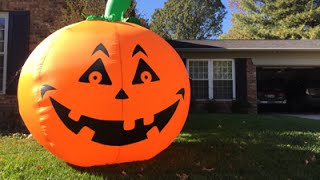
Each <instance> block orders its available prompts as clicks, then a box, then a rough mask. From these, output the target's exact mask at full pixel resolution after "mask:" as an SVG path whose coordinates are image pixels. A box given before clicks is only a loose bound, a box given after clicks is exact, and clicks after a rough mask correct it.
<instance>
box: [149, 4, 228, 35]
mask: <svg viewBox="0 0 320 180" xmlns="http://www.w3.org/2000/svg"><path fill="white" fill-rule="evenodd" d="M225 14H226V10H225V7H224V5H223V4H222V3H221V1H220V0H183V1H181V0H168V1H167V2H166V3H165V5H164V8H162V9H156V10H155V12H154V13H153V15H152V18H151V19H152V22H151V25H150V28H151V30H153V31H154V32H156V33H158V34H159V35H160V36H162V37H163V38H166V39H191V40H192V39H211V38H216V37H217V36H218V35H219V34H221V33H222V30H221V29H222V21H223V18H224V16H225Z"/></svg>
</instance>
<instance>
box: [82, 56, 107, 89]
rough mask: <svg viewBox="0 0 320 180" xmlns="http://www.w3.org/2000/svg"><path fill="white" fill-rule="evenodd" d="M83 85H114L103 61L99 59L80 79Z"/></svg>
mask: <svg viewBox="0 0 320 180" xmlns="http://www.w3.org/2000/svg"><path fill="white" fill-rule="evenodd" d="M79 81H80V82H83V83H96V84H105V85H112V82H111V79H110V77H109V75H108V73H107V71H106V69H105V67H104V65H103V62H102V60H101V59H98V60H97V61H96V62H95V63H94V64H93V65H92V66H91V67H90V68H89V69H88V70H87V71H86V72H85V73H84V74H83V75H82V76H81V78H80V79H79Z"/></svg>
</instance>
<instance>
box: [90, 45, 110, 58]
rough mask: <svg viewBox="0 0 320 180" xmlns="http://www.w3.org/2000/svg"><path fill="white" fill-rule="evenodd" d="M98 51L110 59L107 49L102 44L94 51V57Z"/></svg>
mask: <svg viewBox="0 0 320 180" xmlns="http://www.w3.org/2000/svg"><path fill="white" fill-rule="evenodd" d="M97 51H102V52H103V53H104V54H105V55H107V56H108V57H109V53H108V51H107V49H106V47H104V45H103V44H102V43H100V44H99V45H98V46H97V47H96V48H95V49H94V51H93V53H92V55H93V54H94V53H96V52H97Z"/></svg>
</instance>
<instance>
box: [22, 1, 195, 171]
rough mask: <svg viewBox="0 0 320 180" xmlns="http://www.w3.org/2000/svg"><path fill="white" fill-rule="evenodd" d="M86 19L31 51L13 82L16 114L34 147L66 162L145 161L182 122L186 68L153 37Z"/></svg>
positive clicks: (186, 106)
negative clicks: (16, 101) (45, 150)
mask: <svg viewBox="0 0 320 180" xmlns="http://www.w3.org/2000/svg"><path fill="white" fill-rule="evenodd" d="M117 2H118V3H122V5H123V4H125V6H127V7H128V6H129V4H130V1H128V0H122V1H119V0H117ZM108 5H109V6H111V7H114V6H121V7H122V5H119V4H115V2H114V1H111V0H109V1H108ZM127 7H126V8H124V9H125V10H126V9H127ZM110 9H111V10H110ZM107 10H108V11H109V12H108V13H109V15H111V16H108V17H110V19H116V20H118V19H119V16H117V15H118V14H117V13H116V14H111V13H110V12H113V11H114V10H113V9H112V8H110V7H109V8H107ZM121 12H122V13H121V14H123V12H125V11H121ZM91 19H93V20H90V21H83V22H80V23H77V24H73V25H70V26H67V27H64V28H62V29H61V30H59V31H57V32H55V33H54V34H52V35H50V36H49V37H48V38H47V39H45V40H44V41H43V42H42V43H41V44H40V45H39V46H38V47H37V48H36V49H35V50H34V51H33V52H32V54H31V55H30V57H29V58H28V60H27V61H26V63H25V65H24V66H23V69H22V72H21V75H20V80H19V87H18V100H19V111H20V114H21V116H22V118H23V120H24V122H25V124H26V126H27V127H28V129H29V130H30V132H31V133H32V134H33V135H34V137H35V138H36V139H37V140H38V141H39V142H40V144H42V145H43V146H44V147H45V148H46V149H48V150H49V151H50V152H51V153H53V154H54V155H56V156H57V157H59V158H61V159H62V160H64V161H66V162H68V163H71V164H74V165H78V166H95V165H105V164H114V163H123V162H131V161H140V160H147V159H150V158H152V157H154V156H155V155H157V154H158V153H160V152H161V151H162V150H164V149H165V148H166V147H168V146H169V145H170V144H171V142H172V141H173V140H174V138H175V137H176V136H177V135H178V134H179V132H180V131H181V129H182V127H183V125H184V122H185V120H186V118H187V114H188V109H189V101H190V87H189V80H188V75H187V72H186V69H185V66H184V64H183V62H182V60H181V59H180V57H179V55H178V54H177V53H176V52H175V50H174V49H173V48H172V47H170V45H168V43H167V42H166V41H165V40H163V39H162V38H160V37H159V36H158V35H156V34H155V33H153V32H151V31H149V30H147V29H145V28H143V27H141V26H139V25H136V24H133V23H129V22H107V21H103V20H95V19H97V18H92V17H91ZM121 19H122V20H124V18H122V17H121ZM126 20H128V19H126Z"/></svg>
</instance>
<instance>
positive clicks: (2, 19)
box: [0, 18, 6, 29]
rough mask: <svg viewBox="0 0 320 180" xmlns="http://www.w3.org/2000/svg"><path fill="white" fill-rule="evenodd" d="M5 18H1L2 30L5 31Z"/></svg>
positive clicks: (0, 26)
mask: <svg viewBox="0 0 320 180" xmlns="http://www.w3.org/2000/svg"><path fill="white" fill-rule="evenodd" d="M5 21H6V20H5V18H0V29H4V28H5Z"/></svg>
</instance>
